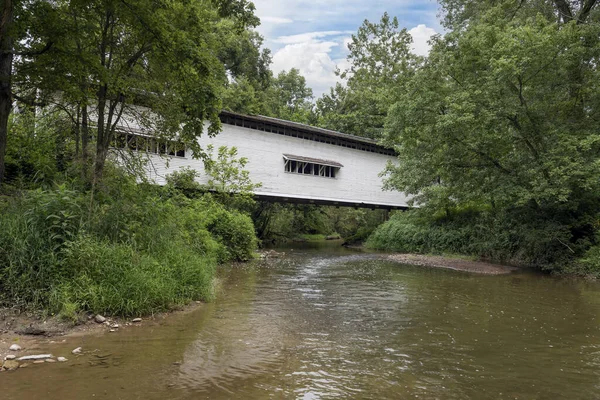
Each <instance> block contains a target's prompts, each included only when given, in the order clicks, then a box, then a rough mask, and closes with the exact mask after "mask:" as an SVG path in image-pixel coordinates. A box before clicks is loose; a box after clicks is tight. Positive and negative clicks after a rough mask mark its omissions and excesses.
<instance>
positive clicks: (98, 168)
mask: <svg viewBox="0 0 600 400" xmlns="http://www.w3.org/2000/svg"><path fill="white" fill-rule="evenodd" d="M107 93H108V87H107V86H106V85H102V86H101V87H100V89H98V122H97V123H96V126H97V127H98V128H97V131H96V159H95V160H94V172H93V174H94V175H93V177H92V185H94V186H95V185H96V183H97V182H99V181H100V180H101V179H102V172H103V171H104V162H105V161H106V155H107V153H108V147H106V146H104V136H105V135H106V130H108V128H109V126H106V120H105V117H104V115H105V113H106V95H107Z"/></svg>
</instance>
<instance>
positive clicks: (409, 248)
mask: <svg viewBox="0 0 600 400" xmlns="http://www.w3.org/2000/svg"><path fill="white" fill-rule="evenodd" d="M579 228H580V229H581V227H579ZM577 231H578V229H574V228H573V227H569V226H568V225H566V224H565V223H564V222H562V221H561V219H560V216H559V215H557V214H554V215H551V213H550V212H548V215H534V213H533V212H532V211H531V210H523V209H518V208H515V209H513V210H510V211H503V212H492V211H478V212H477V211H471V210H463V211H461V212H455V213H452V214H449V215H444V216H438V217H432V216H430V215H427V214H426V211H424V210H413V211H407V212H400V213H396V214H395V215H394V216H393V217H392V218H391V219H390V220H389V221H387V222H386V223H384V224H383V225H381V226H380V227H379V228H378V229H377V230H376V231H375V232H374V233H373V234H372V235H371V236H370V237H369V239H368V241H367V246H368V247H370V248H374V249H380V250H391V251H398V252H405V253H434V254H443V253H451V254H463V255H471V256H476V257H481V258H485V259H490V260H493V261H498V262H505V263H515V264H520V265H528V266H533V267H537V268H540V269H545V270H552V271H556V272H564V271H567V270H568V269H571V270H572V269H573V267H572V265H574V263H575V260H576V259H577V257H580V256H581V255H583V254H584V252H585V250H586V249H587V248H588V247H589V244H590V243H589V241H588V240H587V239H586V238H585V236H581V237H578V234H577ZM590 257H591V256H590ZM599 265H600V263H599Z"/></svg>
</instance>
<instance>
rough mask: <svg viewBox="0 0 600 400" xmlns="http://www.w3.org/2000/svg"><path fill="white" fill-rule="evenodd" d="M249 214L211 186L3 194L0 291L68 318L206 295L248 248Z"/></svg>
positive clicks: (117, 185)
mask: <svg viewBox="0 0 600 400" xmlns="http://www.w3.org/2000/svg"><path fill="white" fill-rule="evenodd" d="M256 243H257V239H256V236H255V234H254V228H253V225H252V222H251V220H250V218H249V217H248V216H246V215H244V214H241V213H239V212H236V211H229V210H226V209H225V208H224V207H223V206H222V205H220V204H219V203H218V202H216V201H215V200H214V199H213V198H211V197H210V196H209V195H205V196H202V197H200V198H197V199H189V198H186V197H185V196H183V195H182V194H181V193H179V192H178V191H177V190H175V189H173V188H170V187H167V188H156V187H151V186H144V185H138V184H136V183H135V182H133V181H132V180H131V179H128V178H127V177H126V176H125V175H122V174H119V173H115V174H114V176H113V177H110V178H107V179H106V181H105V184H104V186H103V187H102V188H101V190H100V191H99V192H97V193H95V200H94V201H91V197H90V193H87V192H82V191H78V190H71V189H69V188H67V187H66V186H58V187H56V188H54V189H52V190H35V191H26V192H23V193H22V194H21V195H19V196H14V197H5V198H3V200H2V201H1V203H0V289H1V290H2V293H3V296H4V298H3V300H4V301H8V302H11V303H17V304H21V305H26V306H29V307H37V308H43V309H46V310H48V311H50V312H53V313H62V314H63V315H65V316H69V317H72V316H73V314H74V313H76V312H79V311H90V312H94V313H107V314H111V315H122V316H131V315H139V314H148V313H152V312H155V311H162V310H167V309H170V308H172V307H174V306H177V305H180V304H183V303H186V302H188V301H190V300H209V299H210V298H211V296H212V286H213V278H214V273H215V267H216V265H217V264H218V263H222V262H226V261H229V260H247V259H249V258H251V257H252V253H253V251H254V249H255V247H256Z"/></svg>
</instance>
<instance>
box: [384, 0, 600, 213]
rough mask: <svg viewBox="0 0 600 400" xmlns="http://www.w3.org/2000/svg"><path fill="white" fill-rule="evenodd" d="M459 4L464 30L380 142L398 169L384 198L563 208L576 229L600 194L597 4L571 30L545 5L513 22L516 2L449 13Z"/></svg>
mask: <svg viewBox="0 0 600 400" xmlns="http://www.w3.org/2000/svg"><path fill="white" fill-rule="evenodd" d="M459 3H460V7H462V8H460V7H459V8H456V9H458V10H459V11H460V12H461V13H462V14H455V15H454V16H452V18H451V19H450V21H452V23H453V24H459V25H456V26H457V29H456V30H455V31H453V32H451V33H449V34H448V35H446V37H445V38H443V39H442V38H438V39H437V40H436V41H435V44H434V46H433V49H432V51H431V53H430V55H429V58H428V60H427V62H426V64H425V65H424V67H423V68H421V69H420V70H419V71H418V73H417V74H416V76H415V77H414V79H412V80H411V81H410V84H409V85H408V87H407V90H406V91H405V92H404V93H403V95H402V96H401V97H400V99H399V101H398V102H397V103H396V104H395V105H394V106H393V108H392V109H391V111H390V115H389V117H388V120H387V125H386V134H385V143H386V144H388V145H390V146H394V147H395V148H396V150H397V151H398V154H399V157H398V158H399V162H398V164H397V165H396V166H391V165H390V166H389V167H388V173H389V177H388V181H387V185H388V187H390V188H394V189H398V190H401V191H405V192H407V193H410V194H413V195H414V196H415V200H416V201H417V202H418V203H420V204H422V205H424V204H429V205H431V206H433V207H434V208H443V207H447V206H448V205H462V206H465V205H469V204H475V205H480V206H481V205H486V204H487V205H489V206H491V207H497V208H508V207H515V206H517V207H518V206H525V205H527V206H531V207H534V208H546V209H548V208H553V207H554V208H556V207H558V208H562V209H565V210H570V211H569V212H572V213H573V214H571V215H572V218H573V215H577V214H578V213H580V212H581V210H580V208H581V207H582V206H583V205H585V204H588V203H589V201H590V198H595V197H597V193H598V189H600V188H599V187H598V183H599V182H598V178H599V177H600V169H599V168H600V162H599V160H598V153H599V151H600V134H599V132H600V118H599V117H598V116H599V115H600V71H598V68H597V60H598V56H599V55H600V40H599V38H600V24H598V22H597V21H594V22H590V21H591V20H590V19H589V18H587V19H586V17H585V15H592V14H593V13H596V12H597V7H596V5H595V2H593V1H592V2H581V4H584V6H583V7H582V8H580V9H579V11H577V12H575V10H576V9H577V8H576V6H574V5H572V6H571V7H572V8H570V11H569V13H570V14H571V15H577V17H574V18H572V19H566V20H565V18H564V16H563V15H562V14H563V11H561V8H560V6H561V5H565V4H566V3H565V2H561V1H556V2H553V4H555V5H556V8H554V9H553V12H550V13H548V11H547V9H548V7H549V2H543V1H540V2H527V1H523V2H521V3H522V4H523V8H522V9H521V10H517V12H516V13H515V9H514V8H513V9H510V8H509V7H508V6H507V5H508V4H510V3H512V4H514V2H502V1H501V2H494V5H493V6H492V5H490V6H489V7H487V9H485V10H483V11H482V9H481V8H480V7H481V3H479V2H469V1H464V2H458V1H456V2H455V1H452V2H443V5H444V6H445V7H446V9H448V7H449V5H452V6H453V7H458V4H459ZM572 3H573V4H574V3H576V2H572ZM486 4H487V3H486ZM489 4H492V3H489ZM536 4H538V5H539V7H540V8H539V11H540V12H539V13H534V12H531V9H529V8H526V7H534V5H536ZM586 4H587V5H590V6H591V7H592V9H591V10H588V11H585V5H586ZM471 6H472V7H477V12H476V13H475V12H473V14H468V13H467V12H468V11H469V10H470V8H469V7H471ZM508 10H510V11H508ZM465 13H467V14H465ZM586 13H587V14H586ZM559 14H560V15H561V16H560V18H559ZM456 15H459V16H460V15H461V16H462V17H460V18H463V21H462V22H457V21H458V19H460V18H458V17H456ZM465 15H473V16H472V17H471V16H469V17H465ZM548 15H550V17H552V18H551V19H548V18H547V17H548ZM465 21H467V22H465ZM584 21H588V22H589V23H584ZM578 209H579V210H580V211H575V210H578ZM575 218H577V217H575Z"/></svg>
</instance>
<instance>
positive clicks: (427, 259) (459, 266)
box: [386, 254, 519, 275]
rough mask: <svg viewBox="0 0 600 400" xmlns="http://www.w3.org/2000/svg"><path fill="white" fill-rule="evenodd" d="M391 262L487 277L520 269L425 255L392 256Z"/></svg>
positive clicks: (390, 256)
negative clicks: (472, 273)
mask: <svg viewBox="0 0 600 400" xmlns="http://www.w3.org/2000/svg"><path fill="white" fill-rule="evenodd" d="M386 258H387V259H388V260H390V261H394V262H398V263H402V264H410V265H418V266H424V267H434V268H446V269H453V270H456V271H466V272H474V273H478V274H486V275H501V274H510V273H511V272H514V271H517V270H518V269H519V268H517V267H511V266H508V265H499V264H492V263H489V262H485V261H472V260H464V259H460V258H453V257H444V256H431V255H423V254H390V255H388V256H387V257H386Z"/></svg>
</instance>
